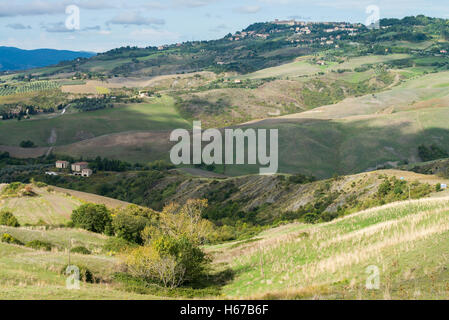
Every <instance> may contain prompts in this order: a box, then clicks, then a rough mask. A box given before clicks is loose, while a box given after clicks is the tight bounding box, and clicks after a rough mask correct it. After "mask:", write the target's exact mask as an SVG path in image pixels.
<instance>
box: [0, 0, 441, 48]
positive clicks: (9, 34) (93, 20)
mask: <svg viewBox="0 0 449 320" xmlns="http://www.w3.org/2000/svg"><path fill="white" fill-rule="evenodd" d="M370 5H375V6H377V7H378V8H379V15H380V18H402V17H404V16H410V15H418V14H424V15H427V16H431V17H440V18H448V19H449V4H448V0H246V1H243V0H154V1H153V0H150V1H148V0H127V1H126V0H14V1H11V0H7V1H5V0H0V46H13V47H19V48H22V49H37V48H53V49H65V50H76V51H92V52H104V51H107V50H110V49H113V48H117V47H121V46H128V45H130V46H139V47H147V46H158V45H163V44H172V43H178V42H184V41H192V40H211V39H219V38H221V37H223V36H224V35H226V34H228V33H229V32H231V33H234V32H235V31H240V30H242V29H244V28H246V27H247V26H248V25H250V24H252V23H255V22H266V21H272V20H274V19H296V20H301V21H348V22H361V23H365V22H366V19H367V17H368V16H369V15H370V14H371V13H367V7H368V6H370Z"/></svg>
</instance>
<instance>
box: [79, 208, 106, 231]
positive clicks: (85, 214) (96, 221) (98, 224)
mask: <svg viewBox="0 0 449 320" xmlns="http://www.w3.org/2000/svg"><path fill="white" fill-rule="evenodd" d="M72 221H73V223H74V226H75V227H77V228H82V229H85V230H88V231H92V232H97V233H105V231H108V230H110V228H111V215H110V213H109V210H108V209H107V208H106V206H104V205H97V204H92V203H89V204H84V205H82V206H80V207H79V208H78V209H76V210H73V213H72Z"/></svg>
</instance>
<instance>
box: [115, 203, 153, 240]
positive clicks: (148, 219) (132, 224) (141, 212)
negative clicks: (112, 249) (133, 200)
mask: <svg viewBox="0 0 449 320" xmlns="http://www.w3.org/2000/svg"><path fill="white" fill-rule="evenodd" d="M112 217H113V218H112V229H113V231H114V234H115V235H116V236H117V237H119V238H122V239H125V240H127V241H130V242H135V243H137V244H142V243H143V239H142V231H143V230H144V229H145V227H147V226H152V225H155V224H156V222H157V219H158V214H157V213H156V212H155V211H153V210H151V209H148V208H143V207H139V206H136V205H130V206H128V207H126V208H121V209H117V210H116V211H115V212H114V213H113V214H112Z"/></svg>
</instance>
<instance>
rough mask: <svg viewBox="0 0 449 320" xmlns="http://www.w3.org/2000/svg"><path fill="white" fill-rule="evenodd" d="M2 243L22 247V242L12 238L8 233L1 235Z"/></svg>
mask: <svg viewBox="0 0 449 320" xmlns="http://www.w3.org/2000/svg"><path fill="white" fill-rule="evenodd" d="M2 242H5V243H9V244H17V245H19V246H23V242H22V241H20V240H18V239H16V238H14V237H13V236H12V235H10V234H8V233H4V234H3V235H2Z"/></svg>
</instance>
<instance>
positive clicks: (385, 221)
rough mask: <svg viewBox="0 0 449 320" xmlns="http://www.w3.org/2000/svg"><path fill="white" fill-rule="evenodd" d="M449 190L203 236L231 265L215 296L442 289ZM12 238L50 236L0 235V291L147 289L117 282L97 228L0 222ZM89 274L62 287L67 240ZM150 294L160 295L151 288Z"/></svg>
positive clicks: (368, 295) (395, 294)
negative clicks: (373, 277)
mask: <svg viewBox="0 0 449 320" xmlns="http://www.w3.org/2000/svg"><path fill="white" fill-rule="evenodd" d="M448 218H449V198H448V197H447V196H446V197H439V198H430V199H422V200H412V201H405V202H397V203H392V204H388V205H385V206H382V207H377V208H372V209H369V210H365V211H361V212H358V213H354V214H351V215H347V216H345V217H342V218H339V219H336V220H334V221H332V222H327V223H319V224H312V225H311V224H302V223H293V224H286V225H283V226H280V227H277V228H274V229H269V230H266V231H264V232H262V233H260V234H258V235H257V236H255V237H254V238H250V239H247V240H244V241H235V242H227V243H223V244H219V245H213V246H207V247H206V248H205V249H206V251H207V252H209V253H210V254H211V255H212V257H213V262H214V269H217V270H223V269H226V268H230V269H231V270H232V274H233V275H234V276H233V278H231V279H230V280H229V281H228V282H227V283H226V284H225V285H224V286H223V287H222V288H221V295H220V298H229V299H234V298H251V299H254V298H256V299H312V298H313V299H324V298H327V299H448V290H447V286H448V285H449V283H448V281H449V280H448V279H449V274H448V270H447V263H448V262H449V261H448V260H447V257H446V256H445V255H444V254H442V253H444V252H447V250H448V246H449V242H448V236H449V219H448ZM0 232H1V233H5V232H7V233H9V234H12V235H13V236H14V237H16V238H18V239H20V240H22V241H29V240H37V239H38V240H41V241H47V242H51V243H52V245H53V249H52V251H51V252H45V251H36V250H33V249H30V248H26V247H23V246H16V245H12V244H6V243H0V266H1V268H0V270H1V271H0V289H1V290H0V292H1V293H0V298H8V299H19V298H20V299H36V298H39V299H55V298H57V299H153V298H155V297H154V296H152V295H148V294H138V293H135V292H134V291H136V290H137V291H140V292H147V291H148V289H145V288H144V287H139V285H137V286H136V287H127V288H125V287H123V286H122V284H121V283H120V282H117V281H116V278H115V277H114V274H115V273H116V272H117V271H118V270H120V269H119V268H118V264H117V262H118V260H117V258H116V257H113V256H112V257H111V256H109V255H105V252H104V250H103V245H104V244H105V242H106V241H107V237H105V236H102V235H98V234H93V233H90V232H87V231H81V230H75V229H49V230H44V229H36V228H10V227H0ZM70 242H71V243H72V245H82V246H85V247H87V248H89V249H90V250H91V251H92V254H91V255H79V254H71V261H72V263H73V264H75V265H82V266H86V267H88V268H89V270H91V271H92V272H93V273H94V275H95V277H96V278H97V279H99V282H98V283H95V284H93V283H81V290H67V289H66V288H65V281H66V277H65V276H64V275H62V274H61V272H60V270H61V269H62V268H63V266H64V265H65V264H67V262H68V252H67V248H68V245H69V243H70ZM370 266H371V268H373V267H372V266H375V268H378V270H379V280H380V282H379V285H380V286H379V288H378V289H367V288H366V282H367V278H368V277H369V276H370V274H371V273H370V272H371V271H369V270H372V269H368V271H369V272H368V271H367V268H368V267H370ZM158 298H159V299H160V298H161V297H160V296H158Z"/></svg>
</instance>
